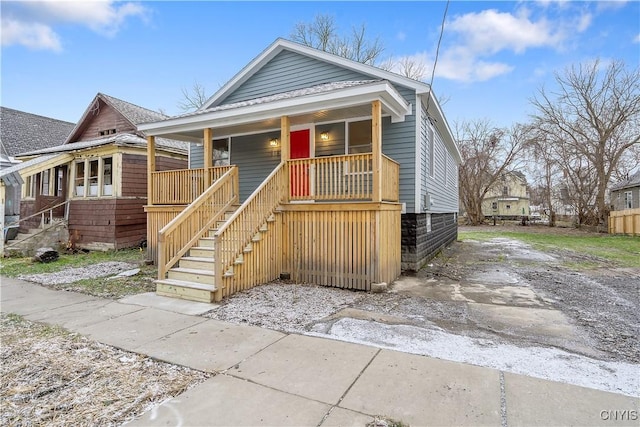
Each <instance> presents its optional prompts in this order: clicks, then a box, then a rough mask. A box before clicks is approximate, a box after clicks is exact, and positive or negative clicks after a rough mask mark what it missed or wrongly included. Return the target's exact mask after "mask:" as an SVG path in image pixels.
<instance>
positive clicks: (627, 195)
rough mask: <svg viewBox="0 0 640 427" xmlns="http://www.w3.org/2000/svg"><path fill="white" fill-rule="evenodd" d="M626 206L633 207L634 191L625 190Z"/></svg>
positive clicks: (626, 207) (627, 207)
mask: <svg viewBox="0 0 640 427" xmlns="http://www.w3.org/2000/svg"><path fill="white" fill-rule="evenodd" d="M624 208H625V209H633V191H625V192H624Z"/></svg>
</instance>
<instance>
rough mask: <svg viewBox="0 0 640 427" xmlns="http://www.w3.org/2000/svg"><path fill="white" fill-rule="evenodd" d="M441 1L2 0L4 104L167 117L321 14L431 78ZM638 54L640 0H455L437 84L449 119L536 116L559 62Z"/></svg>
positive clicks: (55, 113) (42, 110)
mask: <svg viewBox="0 0 640 427" xmlns="http://www.w3.org/2000/svg"><path fill="white" fill-rule="evenodd" d="M445 5H446V3H445V2H441V1H430V2H426V1H422V2H419V1H415V2H338V1H334V2H151V1H144V2H130V1H120V2H112V1H84V2H68V1H66V2H65V1H53V2H49V1H47V2H34V1H25V2H6V1H2V4H1V7H2V10H1V11H2V63H1V67H2V68H1V80H2V83H1V88H2V92H1V104H2V106H5V107H10V108H15V109H18V110H23V111H27V112H31V113H35V114H40V115H44V116H48V117H54V118H57V119H62V120H67V121H71V122H76V121H77V120H79V119H80V117H81V116H82V114H83V112H84V110H85V109H86V108H87V106H88V104H89V102H90V101H91V100H92V99H93V97H94V96H95V94H96V93H97V92H103V93H106V94H108V95H111V96H115V97H117V98H121V99H124V100H127V101H130V102H133V103H135V104H138V105H141V106H143V107H147V108H150V109H154V110H157V109H162V110H163V111H165V112H166V113H167V114H170V115H173V114H178V113H180V110H179V109H178V107H177V103H178V102H179V101H180V99H181V98H182V94H181V90H182V88H189V87H191V86H192V85H193V83H194V82H196V81H197V82H199V83H200V84H202V85H203V86H204V87H205V88H206V90H207V92H208V93H210V94H212V93H213V92H214V91H215V90H217V89H218V88H219V87H220V86H221V85H222V84H224V83H225V82H226V81H227V80H229V79H230V78H232V77H233V76H234V75H235V74H236V73H237V72H238V71H240V69H241V68H242V67H244V66H245V65H246V64H247V63H248V62H249V61H251V60H252V59H253V58H254V57H256V56H257V55H259V54H260V52H262V50H264V49H265V48H266V47H267V46H268V45H269V44H271V43H272V42H273V41H274V40H275V39H276V38H278V37H283V38H289V37H290V34H291V31H292V30H293V28H294V25H295V24H296V23H298V22H309V21H311V20H313V18H314V16H315V15H317V14H329V15H332V16H334V17H335V20H336V24H337V26H338V29H339V30H340V31H342V32H348V31H350V29H351V28H352V27H353V26H360V25H361V24H364V25H366V27H367V32H368V34H369V36H370V37H372V38H373V37H379V40H380V42H381V43H382V44H383V45H384V47H385V51H384V53H383V55H382V56H383V59H387V58H393V59H395V60H399V59H400V58H403V57H410V58H413V59H415V60H416V61H420V62H423V63H424V64H425V65H426V67H427V69H428V70H429V71H428V73H427V74H428V75H427V76H426V79H427V81H428V80H429V77H430V74H431V69H432V67H433V60H434V56H435V52H436V46H437V41H438V37H439V34H440V24H441V21H442V17H443V14H444V11H445ZM596 58H600V59H601V60H603V61H605V62H606V61H608V60H611V59H623V60H625V62H626V63H627V65H628V66H629V67H637V66H638V64H639V61H640V2H637V1H611V2H575V1H520V2H507V1H502V2H485V1H473V2H462V1H451V3H450V4H449V9H448V13H447V18H446V21H445V26H444V33H443V38H442V44H441V48H440V55H439V59H438V62H437V66H436V71H435V79H434V81H433V89H434V91H435V93H436V95H437V96H438V97H439V98H445V99H448V100H447V101H446V103H444V105H443V109H444V111H445V114H446V115H447V117H448V119H449V121H450V122H451V123H452V122H454V121H456V120H462V119H483V118H488V119H490V120H492V121H493V122H494V123H495V124H497V125H502V126H508V125H510V124H512V123H514V122H517V121H524V120H526V119H527V114H528V113H530V112H531V107H530V106H529V101H528V100H529V98H530V97H532V96H533V95H534V94H535V92H536V90H537V89H538V88H539V87H540V86H541V85H543V84H544V85H545V86H546V87H552V86H553V78H554V77H553V75H554V72H555V71H562V70H563V69H564V68H565V67H567V66H570V65H571V64H575V63H578V62H583V61H591V60H594V59H596Z"/></svg>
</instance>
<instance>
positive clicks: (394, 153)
mask: <svg viewBox="0 0 640 427" xmlns="http://www.w3.org/2000/svg"><path fill="white" fill-rule="evenodd" d="M395 88H396V90H397V91H398V92H399V93H400V94H401V95H402V96H403V98H404V99H405V100H406V101H407V102H409V103H411V104H412V105H414V114H412V115H410V116H405V120H404V122H401V123H391V118H390V117H385V118H384V119H383V120H382V152H383V153H384V154H385V155H387V156H388V157H390V158H392V159H393V160H395V161H396V162H398V163H400V203H406V204H407V212H414V210H415V194H414V191H415V174H416V135H415V130H416V114H415V96H416V95H415V92H414V91H413V90H411V89H407V88H404V87H399V86H396V87H395Z"/></svg>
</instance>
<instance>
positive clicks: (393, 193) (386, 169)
mask: <svg viewBox="0 0 640 427" xmlns="http://www.w3.org/2000/svg"><path fill="white" fill-rule="evenodd" d="M381 173H382V190H381V192H382V200H384V201H386V202H397V201H399V200H400V164H399V163H398V162H396V161H395V160H392V159H390V158H389V157H387V156H385V155H384V154H383V155H382V171H381Z"/></svg>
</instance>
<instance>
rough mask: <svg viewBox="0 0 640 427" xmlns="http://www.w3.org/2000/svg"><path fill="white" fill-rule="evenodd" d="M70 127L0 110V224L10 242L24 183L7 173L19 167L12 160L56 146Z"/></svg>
mask: <svg viewBox="0 0 640 427" xmlns="http://www.w3.org/2000/svg"><path fill="white" fill-rule="evenodd" d="M73 127H74V124H73V123H69V122H65V121H62V120H57V119H53V118H50V117H43V116H39V115H36V114H31V113H26V112H24V111H19V110H14V109H12V108H6V107H0V199H1V202H0V204H1V207H2V209H0V221H1V223H2V229H3V231H4V237H5V238H13V237H14V236H15V234H17V230H18V228H17V223H18V221H19V218H20V194H21V187H22V184H23V183H24V182H23V181H22V178H21V177H20V174H19V173H17V172H15V171H14V170H13V169H11V168H12V166H14V165H17V164H19V163H20V160H16V158H15V156H16V155H17V154H19V153H21V152H24V151H29V150H37V149H41V148H48V147H53V146H56V145H60V144H62V143H63V142H64V141H65V140H66V138H67V136H68V135H69V133H70V132H71V130H72V129H73ZM3 241H4V239H3ZM2 245H4V242H3V243H2ZM2 252H3V250H2V248H0V253H2Z"/></svg>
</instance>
